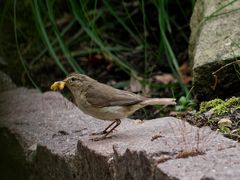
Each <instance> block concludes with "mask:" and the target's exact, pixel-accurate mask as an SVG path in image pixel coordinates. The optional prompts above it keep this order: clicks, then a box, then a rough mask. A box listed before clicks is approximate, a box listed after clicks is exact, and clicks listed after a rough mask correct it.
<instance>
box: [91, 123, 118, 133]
mask: <svg viewBox="0 0 240 180" xmlns="http://www.w3.org/2000/svg"><path fill="white" fill-rule="evenodd" d="M116 122H117V120H115V121H113V122H112V123H111V124H109V125H108V126H107V127H106V128H105V129H104V130H103V131H101V132H96V133H92V135H101V134H106V133H108V131H107V130H108V129H109V128H110V127H111V126H112V125H113V124H114V123H116Z"/></svg>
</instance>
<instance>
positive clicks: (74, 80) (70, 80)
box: [68, 77, 76, 83]
mask: <svg viewBox="0 0 240 180" xmlns="http://www.w3.org/2000/svg"><path fill="white" fill-rule="evenodd" d="M68 81H69V83H74V82H76V78H74V77H72V78H70V79H69V80H68Z"/></svg>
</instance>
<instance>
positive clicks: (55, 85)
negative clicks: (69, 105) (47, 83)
mask: <svg viewBox="0 0 240 180" xmlns="http://www.w3.org/2000/svg"><path fill="white" fill-rule="evenodd" d="M65 84H66V80H65V79H64V80H63V81H56V82H54V83H53V84H52V85H51V87H50V88H51V90H53V91H58V90H63V88H64V86H65Z"/></svg>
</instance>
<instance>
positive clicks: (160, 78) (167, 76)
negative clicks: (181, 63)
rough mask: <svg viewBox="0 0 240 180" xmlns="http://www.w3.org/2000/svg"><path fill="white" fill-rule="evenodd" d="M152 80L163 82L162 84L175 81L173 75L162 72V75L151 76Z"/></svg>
mask: <svg viewBox="0 0 240 180" xmlns="http://www.w3.org/2000/svg"><path fill="white" fill-rule="evenodd" d="M153 80H154V81H155V82H159V83H163V84H169V83H174V82H176V79H175V78H174V77H173V75H172V74H168V73H165V74H162V75H155V76H153Z"/></svg>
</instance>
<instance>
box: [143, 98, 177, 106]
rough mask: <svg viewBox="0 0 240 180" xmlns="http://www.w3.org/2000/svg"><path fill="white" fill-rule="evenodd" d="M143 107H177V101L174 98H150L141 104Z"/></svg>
mask: <svg viewBox="0 0 240 180" xmlns="http://www.w3.org/2000/svg"><path fill="white" fill-rule="evenodd" d="M140 104H142V105H143V106H148V105H176V99H174V98H149V99H146V100H144V101H143V102H141V103H140Z"/></svg>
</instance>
